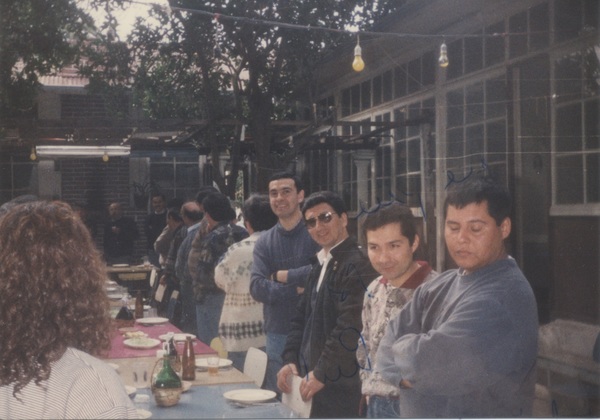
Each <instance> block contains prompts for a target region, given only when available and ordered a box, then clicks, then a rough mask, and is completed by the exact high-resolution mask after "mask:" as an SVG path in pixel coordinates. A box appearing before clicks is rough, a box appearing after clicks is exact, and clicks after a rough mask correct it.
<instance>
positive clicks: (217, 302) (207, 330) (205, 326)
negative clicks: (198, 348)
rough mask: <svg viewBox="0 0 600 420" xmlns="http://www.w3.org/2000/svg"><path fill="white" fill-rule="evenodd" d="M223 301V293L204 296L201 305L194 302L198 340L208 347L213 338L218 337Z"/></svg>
mask: <svg viewBox="0 0 600 420" xmlns="http://www.w3.org/2000/svg"><path fill="white" fill-rule="evenodd" d="M224 301H225V294H224V293H212V294H209V295H206V296H205V297H204V300H203V301H202V303H197V302H196V326H197V327H198V340H200V341H202V342H203V343H205V344H207V345H210V342H211V340H212V339H213V338H215V337H218V336H219V319H221V311H222V310H223V302H224Z"/></svg>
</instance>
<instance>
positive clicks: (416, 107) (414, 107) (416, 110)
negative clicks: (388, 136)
mask: <svg viewBox="0 0 600 420" xmlns="http://www.w3.org/2000/svg"><path fill="white" fill-rule="evenodd" d="M420 117H421V104H420V103H414V104H410V105H409V106H408V119H409V120H415V119H417V118H420ZM419 135H421V126H420V125H414V124H412V125H410V126H408V136H409V137H413V136H419Z"/></svg>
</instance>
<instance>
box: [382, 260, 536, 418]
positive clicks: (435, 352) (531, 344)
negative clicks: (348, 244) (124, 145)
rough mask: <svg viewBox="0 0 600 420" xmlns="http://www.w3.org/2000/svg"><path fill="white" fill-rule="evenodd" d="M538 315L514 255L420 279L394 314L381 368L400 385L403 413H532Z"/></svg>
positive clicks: (454, 414) (386, 339)
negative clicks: (464, 270)
mask: <svg viewBox="0 0 600 420" xmlns="http://www.w3.org/2000/svg"><path fill="white" fill-rule="evenodd" d="M537 334H538V319H537V308H536V302H535V298H534V296H533V292H532V290H531V287H530V286H529V283H528V282H527V280H526V279H525V277H524V276H523V273H521V270H519V268H518V267H517V264H516V263H515V261H514V260H513V259H512V258H509V259H504V260H499V261H496V262H493V263H491V264H490V265H488V266H486V267H483V268H481V269H479V270H476V271H475V272H473V273H471V274H468V275H463V274H461V273H460V271H458V270H449V271H446V272H445V273H443V274H441V275H440V276H438V277H437V278H436V279H433V280H431V281H429V282H427V283H424V284H423V285H421V286H419V287H418V288H417V290H416V291H415V294H414V295H413V298H412V300H411V301H410V302H409V303H408V304H407V305H406V306H405V307H404V308H403V309H402V310H401V311H400V313H399V314H398V316H397V317H396V318H394V319H392V320H391V321H390V323H389V324H388V329H387V331H386V333H385V335H384V336H383V339H382V340H381V343H380V344H379V349H378V351H377V362H376V367H375V368H376V370H377V371H379V372H380V373H381V376H382V377H383V378H384V379H386V380H387V381H388V382H390V383H392V384H399V383H400V381H401V379H406V380H408V381H409V382H410V383H411V384H412V386H413V388H412V389H401V390H400V407H401V409H400V411H401V415H402V416H403V417H405V416H406V417H456V418H461V417H519V416H524V417H531V409H532V403H533V391H534V385H535V361H536V355H537Z"/></svg>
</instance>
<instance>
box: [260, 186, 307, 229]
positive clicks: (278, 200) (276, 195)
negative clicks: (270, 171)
mask: <svg viewBox="0 0 600 420" xmlns="http://www.w3.org/2000/svg"><path fill="white" fill-rule="evenodd" d="M269 200H270V202H271V209H272V210H273V213H275V214H276V215H277V217H279V218H280V219H285V218H287V217H290V216H292V215H294V214H295V213H296V212H297V211H298V209H299V208H300V203H302V201H303V200H304V191H300V192H298V191H297V190H296V185H295V184H294V180H293V179H291V178H283V179H277V180H275V181H271V182H269Z"/></svg>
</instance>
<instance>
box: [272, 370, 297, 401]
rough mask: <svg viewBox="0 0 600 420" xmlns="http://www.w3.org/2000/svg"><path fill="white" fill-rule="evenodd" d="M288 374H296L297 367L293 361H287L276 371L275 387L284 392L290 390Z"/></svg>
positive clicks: (286, 392)
mask: <svg viewBox="0 0 600 420" xmlns="http://www.w3.org/2000/svg"><path fill="white" fill-rule="evenodd" d="M290 375H296V376H298V369H297V368H296V365H295V364H293V363H288V364H287V365H285V366H283V367H282V368H281V369H280V370H279V372H277V388H279V390H280V391H281V392H283V393H285V394H288V393H289V392H291V391H292V388H291V386H290V383H291V380H290Z"/></svg>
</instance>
